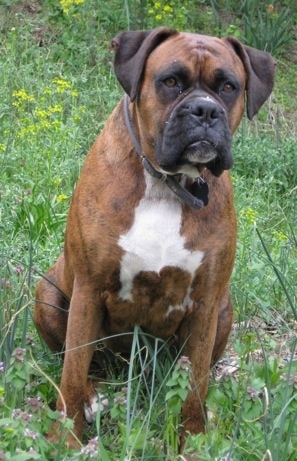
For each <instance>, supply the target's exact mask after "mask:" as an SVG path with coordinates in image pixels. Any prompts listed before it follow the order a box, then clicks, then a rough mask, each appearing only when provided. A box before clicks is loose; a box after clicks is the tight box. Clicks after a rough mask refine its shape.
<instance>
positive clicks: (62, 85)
mask: <svg viewBox="0 0 297 461" xmlns="http://www.w3.org/2000/svg"><path fill="white" fill-rule="evenodd" d="M53 83H54V84H55V85H57V92H58V93H64V92H65V91H66V90H69V89H70V88H71V83H70V82H67V80H65V79H64V78H59V77H55V78H54V79H53Z"/></svg>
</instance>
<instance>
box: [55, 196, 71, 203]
mask: <svg viewBox="0 0 297 461" xmlns="http://www.w3.org/2000/svg"><path fill="white" fill-rule="evenodd" d="M67 199H68V197H67V195H65V194H60V195H58V196H57V199H56V200H57V203H60V202H64V201H65V200H67Z"/></svg>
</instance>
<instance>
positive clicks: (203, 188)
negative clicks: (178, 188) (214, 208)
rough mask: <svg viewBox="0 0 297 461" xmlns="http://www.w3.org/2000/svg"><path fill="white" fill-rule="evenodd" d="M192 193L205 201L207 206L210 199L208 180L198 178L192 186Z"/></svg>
mask: <svg viewBox="0 0 297 461" xmlns="http://www.w3.org/2000/svg"><path fill="white" fill-rule="evenodd" d="M191 194H192V195H194V197H196V198H197V199H199V200H201V201H202V202H203V203H204V206H206V205H207V204H208V201H209V187H208V184H207V182H206V181H203V180H202V179H201V178H198V179H197V180H196V181H194V182H193V184H192V186H191Z"/></svg>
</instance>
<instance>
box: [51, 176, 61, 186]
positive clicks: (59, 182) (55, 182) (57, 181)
mask: <svg viewBox="0 0 297 461" xmlns="http://www.w3.org/2000/svg"><path fill="white" fill-rule="evenodd" d="M61 182H62V178H55V179H53V184H54V185H55V186H58V185H59V184H61Z"/></svg>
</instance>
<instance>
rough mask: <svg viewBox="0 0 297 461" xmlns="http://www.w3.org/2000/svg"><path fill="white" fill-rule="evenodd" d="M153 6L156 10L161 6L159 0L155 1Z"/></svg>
mask: <svg viewBox="0 0 297 461" xmlns="http://www.w3.org/2000/svg"><path fill="white" fill-rule="evenodd" d="M154 6H155V8H156V10H158V9H159V8H161V3H160V2H155V5H154Z"/></svg>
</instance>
